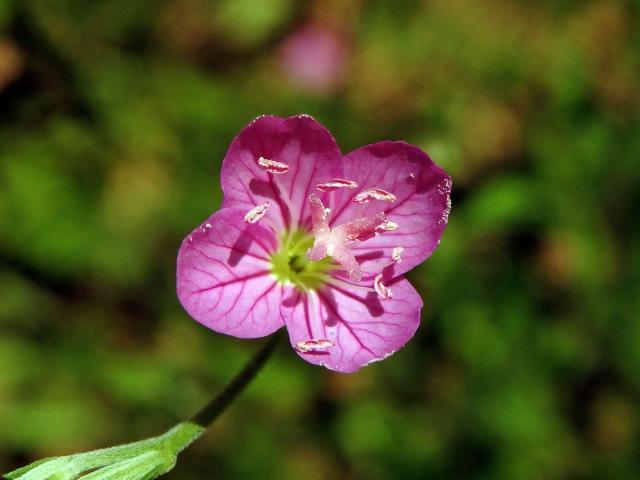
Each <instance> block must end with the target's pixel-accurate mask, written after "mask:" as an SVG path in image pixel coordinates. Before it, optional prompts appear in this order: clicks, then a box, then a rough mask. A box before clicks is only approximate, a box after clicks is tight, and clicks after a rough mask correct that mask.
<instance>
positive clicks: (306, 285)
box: [271, 230, 337, 292]
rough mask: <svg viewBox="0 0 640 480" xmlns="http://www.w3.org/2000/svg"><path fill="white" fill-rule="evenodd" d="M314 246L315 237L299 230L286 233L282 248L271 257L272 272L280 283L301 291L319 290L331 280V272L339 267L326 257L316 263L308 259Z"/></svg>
mask: <svg viewBox="0 0 640 480" xmlns="http://www.w3.org/2000/svg"><path fill="white" fill-rule="evenodd" d="M312 246H313V236H312V235H309V234H308V233H307V232H304V231H302V230H298V231H296V232H291V233H289V232H286V233H285V234H284V235H283V236H282V238H281V239H280V248H279V249H278V251H277V252H275V253H274V254H273V255H272V256H271V271H272V272H273V274H274V275H275V276H276V278H277V279H278V282H280V283H285V284H293V285H294V286H295V287H297V288H298V289H299V290H302V291H305V292H306V291H309V290H317V289H318V288H320V287H322V286H323V285H324V284H325V283H326V280H327V279H328V278H329V272H330V271H331V270H333V269H334V268H336V267H337V266H336V265H335V264H334V263H332V261H331V258H329V257H326V258H323V259H322V260H320V261H319V262H314V261H313V260H310V259H309V258H308V257H307V250H308V249H309V248H311V247H312Z"/></svg>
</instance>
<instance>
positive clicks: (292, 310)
mask: <svg viewBox="0 0 640 480" xmlns="http://www.w3.org/2000/svg"><path fill="white" fill-rule="evenodd" d="M389 287H390V288H392V289H393V299H380V297H379V296H378V294H376V293H375V292H374V291H373V290H372V291H371V292H362V291H353V290H348V289H347V288H344V289H343V288H342V287H333V286H330V287H327V288H325V289H323V290H320V291H316V292H311V293H308V294H305V293H300V292H295V293H293V295H292V296H290V297H289V298H287V299H285V300H284V302H283V316H284V318H285V322H286V324H287V330H288V331H289V339H290V341H291V346H292V347H293V348H294V349H295V350H296V352H297V353H298V355H300V356H301V357H302V358H303V359H305V360H306V361H308V362H310V363H314V364H316V365H322V366H325V367H327V368H328V369H330V370H336V371H339V372H345V373H348V372H354V371H356V370H358V369H360V368H361V367H363V366H365V365H368V364H369V363H372V362H375V361H378V360H382V359H384V358H386V357H388V356H389V355H391V354H392V353H394V352H396V351H397V350H398V349H400V348H401V347H402V346H404V344H405V343H407V342H408V341H409V340H410V339H411V337H413V335H414V333H415V331H416V329H417V328H418V325H419V323H420V310H421V308H422V299H421V298H420V296H419V295H418V293H417V292H416V290H415V289H414V288H413V287H412V286H411V284H410V283H409V282H408V281H407V280H406V279H404V278H402V277H398V278H395V279H394V280H392V281H391V282H389ZM318 339H321V340H322V341H323V343H324V344H326V345H331V346H327V347H326V348H323V349H317V350H316V349H310V350H309V351H306V352H305V351H304V350H305V349H301V348H299V346H300V345H306V343H305V342H309V341H318Z"/></svg>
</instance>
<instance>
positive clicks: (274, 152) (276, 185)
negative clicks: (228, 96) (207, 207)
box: [220, 115, 342, 228]
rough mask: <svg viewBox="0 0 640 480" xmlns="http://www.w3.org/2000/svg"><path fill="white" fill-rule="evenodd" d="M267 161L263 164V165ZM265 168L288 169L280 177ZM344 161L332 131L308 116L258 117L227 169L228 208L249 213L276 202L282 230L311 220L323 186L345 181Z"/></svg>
mask: <svg viewBox="0 0 640 480" xmlns="http://www.w3.org/2000/svg"><path fill="white" fill-rule="evenodd" d="M260 159H262V161H261V160H260ZM259 162H261V163H262V164H264V165H267V163H268V162H277V163H275V164H274V165H286V166H287V167H288V169H285V168H284V167H283V168H279V170H278V172H279V173H277V174H274V173H270V172H269V171H268V170H269V169H265V167H262V166H261V165H260V164H259ZM341 173H342V156H341V153H340V149H339V148H338V145H337V144H336V142H335V140H334V139H333V137H332V136H331V134H330V133H329V131H328V130H327V129H326V128H324V127H323V126H322V125H320V124H319V123H318V122H316V121H315V120H314V119H313V118H312V117H310V116H308V115H298V116H295V117H290V118H286V119H283V118H280V117H276V116H263V117H258V118H257V119H255V120H254V121H253V122H251V123H250V124H249V125H247V126H246V127H245V128H244V129H243V130H242V131H241V132H240V133H239V134H238V136H237V137H236V138H235V139H234V140H233V142H231V145H230V146H229V150H228V151H227V155H226V156H225V158H224V162H223V164H222V172H221V174H220V181H221V183H222V190H223V192H224V203H223V207H237V208H241V209H244V210H246V211H248V210H250V209H251V208H253V207H254V206H255V205H259V204H262V203H265V202H266V201H270V202H271V203H272V204H273V205H272V208H270V209H269V212H267V215H266V216H267V217H268V218H271V220H272V223H273V224H275V225H276V226H277V227H278V228H287V227H289V226H290V225H293V226H294V227H295V226H297V225H300V224H302V221H301V219H304V218H305V215H306V216H307V217H308V213H309V206H308V205H307V203H308V201H307V198H308V196H309V194H310V193H311V192H312V191H314V190H315V186H316V185H317V184H319V183H322V182H326V181H327V180H329V179H332V178H341V176H342V175H341Z"/></svg>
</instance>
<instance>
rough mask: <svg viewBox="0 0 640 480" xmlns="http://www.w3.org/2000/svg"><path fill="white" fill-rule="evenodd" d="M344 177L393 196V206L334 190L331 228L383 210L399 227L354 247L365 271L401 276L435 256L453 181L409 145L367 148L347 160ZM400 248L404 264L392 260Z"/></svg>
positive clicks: (374, 145) (446, 218)
mask: <svg viewBox="0 0 640 480" xmlns="http://www.w3.org/2000/svg"><path fill="white" fill-rule="evenodd" d="M344 178H349V179H352V180H354V181H355V182H357V183H358V184H359V185H360V186H361V187H362V188H365V189H368V188H371V189H380V190H382V191H384V192H388V193H390V194H392V195H393V196H394V197H395V201H394V202H393V203H390V202H386V201H383V200H375V199H371V200H370V201H368V202H367V203H357V202H354V201H353V199H354V198H355V196H356V195H357V192H356V191H354V190H347V189H341V190H340V191H337V192H334V198H333V202H332V204H331V212H332V216H331V219H330V223H331V226H332V227H333V226H336V225H340V224H342V223H345V222H347V221H349V220H352V219H354V218H360V217H372V216H374V215H376V214H378V213H380V212H385V214H386V217H387V219H388V220H389V222H392V223H394V224H397V226H398V229H397V230H393V229H390V230H387V231H386V232H384V233H383V234H382V235H379V236H377V237H375V238H372V239H370V240H368V241H366V242H364V243H362V244H359V245H356V246H354V247H353V249H352V252H353V253H354V255H355V256H356V258H357V260H358V262H359V263H360V265H361V267H362V270H363V271H364V272H369V273H377V272H380V271H381V270H382V269H383V268H384V267H387V266H390V265H393V266H392V267H391V268H393V275H392V276H395V275H401V274H402V273H404V272H407V271H408V270H410V269H412V268H413V267H415V266H416V265H418V264H420V263H422V262H423V261H424V260H426V259H427V258H428V257H429V256H430V255H431V253H432V252H433V251H434V250H435V248H436V247H437V246H438V244H439V243H440V238H441V236H442V233H443V231H444V229H445V227H446V225H447V222H448V217H449V210H450V206H451V202H450V192H451V178H450V177H449V175H447V173H446V172H445V171H444V170H443V169H442V168H440V167H439V166H438V165H436V164H435V163H433V161H432V160H431V158H429V156H428V155H427V154H426V153H424V152H423V151H422V150H420V149H419V148H418V147H415V146H413V145H410V144H408V143H405V142H391V141H385V142H380V143H375V144H373V145H367V146H365V147H362V148H359V149H358V150H355V151H353V152H351V153H349V154H348V155H346V156H345V157H344ZM398 248H402V249H403V250H402V261H401V262H395V261H394V254H393V252H394V249H395V251H396V252H398V251H399V250H398ZM396 257H397V255H396Z"/></svg>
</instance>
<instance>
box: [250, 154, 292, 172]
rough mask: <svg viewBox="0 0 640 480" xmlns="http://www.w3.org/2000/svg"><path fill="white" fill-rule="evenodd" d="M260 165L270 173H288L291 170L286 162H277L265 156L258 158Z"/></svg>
mask: <svg viewBox="0 0 640 480" xmlns="http://www.w3.org/2000/svg"><path fill="white" fill-rule="evenodd" d="M258 165H259V166H260V168H262V169H263V170H266V171H267V172H269V173H287V172H288V171H289V165H287V164H286V163H282V162H277V161H276V160H270V159H268V158H264V157H260V158H258Z"/></svg>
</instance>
